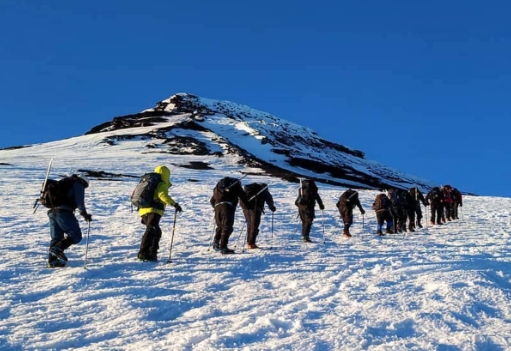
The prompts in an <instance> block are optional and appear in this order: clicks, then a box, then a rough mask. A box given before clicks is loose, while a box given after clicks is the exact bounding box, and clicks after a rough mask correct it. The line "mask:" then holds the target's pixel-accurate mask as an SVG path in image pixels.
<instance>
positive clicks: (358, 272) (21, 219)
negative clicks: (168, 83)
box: [0, 131, 511, 351]
mask: <svg viewBox="0 0 511 351" xmlns="http://www.w3.org/2000/svg"><path fill="white" fill-rule="evenodd" d="M126 132H128V131H124V133H126ZM134 133H135V131H134ZM103 138H104V135H103V134H96V135H88V136H83V137H77V138H71V139H67V140H63V141H58V142H53V143H47V144H41V145H35V146H33V147H30V148H24V149H19V150H12V151H0V163H1V164H2V165H0V175H1V177H0V180H1V181H0V199H1V206H0V218H1V219H0V238H1V240H0V246H1V248H2V251H1V252H2V261H1V262H0V278H1V284H0V349H1V350H64V349H69V350H71V349H72V350H183V351H185V350H293V351H296V350H303V351H310V350H317V351H320V350H439V351H440V350H448V351H454V350H508V349H510V348H511V303H510V297H511V296H510V294H511V281H510V277H511V273H510V272H511V264H510V262H511V258H510V251H511V249H510V248H509V247H510V241H511V240H510V234H509V233H510V230H511V222H510V219H511V217H510V211H511V200H510V199H508V198H491V197H471V196H466V197H465V205H464V207H463V208H462V215H461V219H460V220H459V221H455V222H450V223H448V224H446V225H444V226H434V227H431V226H427V227H425V228H423V229H422V230H420V231H419V232H417V233H413V234H406V235H390V236H386V237H383V238H378V237H376V236H375V235H374V234H373V233H374V231H375V217H374V212H373V211H372V210H371V209H370V208H371V204H372V202H373V199H374V197H375V195H376V194H377V193H378V192H376V191H368V190H367V191H366V190H364V191H360V198H361V201H362V204H363V206H364V208H365V209H366V210H367V213H366V215H365V219H364V220H363V219H362V216H361V215H360V213H359V212H358V210H355V221H356V223H355V224H354V225H353V227H352V234H353V238H352V239H349V240H347V239H343V238H342V237H341V236H340V234H339V233H340V222H339V220H338V214H337V213H336V209H335V202H336V201H337V198H338V196H339V195H340V194H341V193H342V191H343V190H344V189H343V188H339V187H331V186H327V185H323V184H319V187H320V195H321V196H322V198H323V201H324V202H325V206H326V210H325V211H324V214H323V215H322V213H321V211H317V214H318V217H317V219H316V221H315V223H314V226H313V231H312V235H311V236H312V239H313V240H314V243H313V244H303V243H302V242H301V241H300V235H299V228H300V226H299V220H298V219H297V211H296V207H295V206H294V204H293V202H294V199H295V195H296V192H297V185H296V184H291V183H285V182H283V181H281V180H279V179H270V178H267V177H263V176H261V177H257V176H248V177H246V178H245V179H243V183H244V184H246V183H249V182H253V181H264V182H272V185H271V188H270V189H271V192H272V194H273V195H274V199H275V202H276V206H277V212H275V214H274V217H273V231H272V215H271V212H269V211H268V212H267V213H266V214H265V215H264V217H263V222H262V225H261V233H260V235H259V237H258V244H259V245H260V246H261V249H260V250H251V251H247V250H243V245H242V242H243V236H244V232H243V231H242V229H243V228H244V220H243V216H242V213H241V211H240V210H239V209H238V212H237V215H236V222H235V231H234V233H233V234H232V236H231V240H230V247H231V248H234V249H235V250H236V251H237V252H238V253H239V254H237V255H231V256H222V255H219V254H217V253H214V252H212V251H210V250H209V249H208V245H209V242H210V240H211V236H212V233H213V211H212V208H211V206H210V205H209V198H210V195H211V192H212V188H213V186H214V184H215V183H216V181H217V180H218V179H220V178H221V177H223V176H226V175H229V176H240V175H241V174H242V173H241V172H247V171H254V172H257V171H258V170H256V169H248V168H243V167H241V166H239V165H238V164H237V163H236V161H237V160H236V159H235V158H229V157H223V158H215V157H213V156H174V155H168V154H161V153H157V152H151V151H150V150H149V151H148V152H147V150H146V149H144V148H143V146H144V143H145V142H146V141H144V140H138V141H136V140H130V141H129V142H124V143H119V145H116V146H109V145H107V144H104V143H101V140H102V139H103ZM140 150H143V151H144V152H141V151H140ZM51 157H53V158H54V168H53V170H52V173H51V176H52V177H54V178H55V177H58V176H59V175H63V174H69V173H72V172H74V171H76V170H77V169H89V170H97V171H100V170H102V171H106V172H111V173H122V174H125V175H135V176H139V175H141V174H143V173H145V172H149V171H152V170H153V169H154V167H155V166H156V165H158V164H166V165H168V166H169V167H170V168H171V170H172V183H173V184H174V185H173V187H172V188H171V195H172V196H173V198H174V199H175V200H177V201H178V202H179V203H180V204H181V205H182V207H183V209H184V211H183V213H181V214H179V215H178V217H177V223H176V230H175V236H174V246H173V248H172V262H171V263H170V264H166V260H167V258H168V256H169V245H170V240H171V232H172V223H173V222H172V220H173V210H169V211H167V213H166V215H165V216H164V218H163V220H162V223H161V224H162V229H163V237H162V240H161V249H160V253H159V257H160V262H159V263H157V264H154V263H143V262H138V261H137V259H136V254H137V251H138V246H139V244H140V239H141V235H142V233H143V231H144V227H143V226H142V225H141V224H140V220H139V218H138V216H137V214H136V213H134V212H133V213H132V212H131V211H130V204H129V195H130V194H131V192H132V190H133V188H134V186H135V184H136V182H137V180H136V178H130V177H123V178H120V179H119V181H106V180H95V179H92V181H91V186H90V188H89V189H87V193H86V194H87V196H86V205H87V206H88V209H89V212H90V213H91V214H92V215H93V220H94V221H93V222H92V224H91V227H90V240H89V251H88V257H89V259H88V261H87V269H84V253H85V242H86V240H85V238H86V233H87V226H86V223H85V222H83V220H81V219H80V223H81V226H82V228H83V230H84V240H83V241H82V242H81V243H80V244H79V245H76V246H73V247H71V248H70V249H69V250H68V257H69V266H68V267H66V268H63V269H53V270H52V269H47V268H45V259H46V255H47V247H48V244H49V228H48V220H47V216H46V212H45V209H44V208H39V209H38V211H37V212H36V213H35V214H32V211H33V209H32V204H33V201H34V200H35V198H36V197H37V194H38V192H39V189H40V186H41V183H42V181H43V178H44V174H45V171H46V166H47V164H48V161H49V159H50V158H51ZM190 161H204V162H207V163H209V165H211V166H212V167H213V168H215V169H214V170H200V171H199V170H192V169H187V168H183V167H179V165H181V164H187V163H188V162H190ZM190 180H197V181H190ZM453 185H454V186H455V184H453ZM425 223H427V221H425ZM240 234H241V235H240ZM240 237H241V239H239V240H238V238H240Z"/></svg>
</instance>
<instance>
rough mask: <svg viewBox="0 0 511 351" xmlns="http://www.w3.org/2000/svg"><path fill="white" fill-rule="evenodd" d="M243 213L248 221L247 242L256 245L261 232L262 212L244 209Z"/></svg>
mask: <svg viewBox="0 0 511 351" xmlns="http://www.w3.org/2000/svg"><path fill="white" fill-rule="evenodd" d="M243 215H244V216H245V221H246V222H247V244H248V245H255V243H256V238H257V234H259V225H260V224H261V216H262V212H261V211H259V210H255V211H254V210H243Z"/></svg>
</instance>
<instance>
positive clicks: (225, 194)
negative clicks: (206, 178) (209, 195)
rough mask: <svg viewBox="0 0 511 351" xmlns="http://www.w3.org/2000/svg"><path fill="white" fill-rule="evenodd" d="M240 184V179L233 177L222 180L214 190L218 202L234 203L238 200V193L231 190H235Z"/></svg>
mask: <svg viewBox="0 0 511 351" xmlns="http://www.w3.org/2000/svg"><path fill="white" fill-rule="evenodd" d="M238 182H239V179H236V178H231V177H225V178H222V179H220V180H219V181H218V183H216V186H215V189H214V193H216V195H215V198H216V202H217V203H218V202H224V201H234V200H235V199H236V198H237V193H236V191H231V189H232V190H234V189H233V188H234V187H235V185H236V183H238ZM235 193H236V194H235Z"/></svg>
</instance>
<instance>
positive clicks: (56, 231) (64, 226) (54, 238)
mask: <svg viewBox="0 0 511 351" xmlns="http://www.w3.org/2000/svg"><path fill="white" fill-rule="evenodd" d="M61 181H62V180H61ZM64 181H66V182H67V183H68V185H67V191H66V193H65V194H62V198H60V199H58V201H56V202H58V205H56V206H54V207H52V208H51V209H50V210H49V211H48V218H49V220H50V236H51V241H50V250H49V254H48V267H51V268H53V267H64V266H65V265H66V264H67V257H66V255H65V254H64V250H67V249H68V248H69V247H70V246H71V245H75V244H78V243H79V242H80V241H82V231H81V230H80V225H79V224H78V220H77V219H76V217H75V214H74V211H75V210H76V209H78V211H80V215H81V216H82V217H83V218H84V219H85V220H86V221H87V222H90V221H92V216H91V215H90V214H89V213H87V209H86V208H85V201H84V199H85V188H87V187H88V186H89V179H88V178H87V177H86V176H85V175H82V174H73V175H72V176H70V177H67V178H65V179H64Z"/></svg>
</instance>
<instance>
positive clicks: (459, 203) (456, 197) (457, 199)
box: [451, 188, 463, 219]
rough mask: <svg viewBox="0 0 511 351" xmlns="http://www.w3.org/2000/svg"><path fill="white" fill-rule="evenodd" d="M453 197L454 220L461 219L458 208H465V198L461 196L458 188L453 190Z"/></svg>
mask: <svg viewBox="0 0 511 351" xmlns="http://www.w3.org/2000/svg"><path fill="white" fill-rule="evenodd" d="M451 196H452V199H453V201H454V204H453V206H452V218H453V219H459V216H458V207H463V196H462V195H461V192H460V191H459V190H458V189H456V188H452V191H451Z"/></svg>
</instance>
